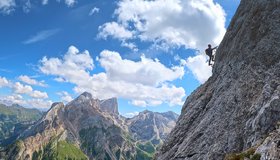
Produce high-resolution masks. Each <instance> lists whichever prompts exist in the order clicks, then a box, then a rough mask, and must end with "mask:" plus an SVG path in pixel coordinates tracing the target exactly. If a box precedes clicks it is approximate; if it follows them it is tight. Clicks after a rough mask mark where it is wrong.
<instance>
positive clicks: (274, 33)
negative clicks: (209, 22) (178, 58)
mask: <svg viewBox="0 0 280 160" xmlns="http://www.w3.org/2000/svg"><path fill="white" fill-rule="evenodd" d="M277 17H280V1H279V0H246V1H245V0H242V1H241V3H240V6H239V8H238V10H237V12H236V14H235V16H234V18H233V19H232V22H231V24H230V26H229V28H228V31H227V33H226V35H225V37H224V39H223V41H222V43H221V44H220V46H219V49H218V50H217V53H216V61H215V64H214V68H213V75H212V77H210V78H209V79H208V81H207V82H206V83H205V84H203V85H202V86H200V87H199V88H198V89H196V90H195V91H194V92H193V93H192V94H191V95H190V96H189V97H188V98H187V100H186V102H185V104H184V106H183V109H182V113H181V116H180V117H179V120H178V122H177V124H176V127H175V128H174V129H173V131H172V132H171V134H170V136H169V139H168V141H167V143H165V144H164V145H163V147H162V148H161V150H160V152H159V153H158V159H171V160H172V159H185V160H188V159H190V160H222V159H223V158H224V157H225V155H227V154H229V153H241V152H242V151H244V150H246V149H248V148H251V147H254V146H257V145H259V144H260V143H261V142H262V141H263V140H264V139H265V138H266V137H267V135H268V134H269V133H270V132H272V131H273V130H275V125H276V123H277V122H278V121H279V120H280V114H279V93H280V54H279V53H280V20H279V18H277ZM276 159H277V158H276Z"/></svg>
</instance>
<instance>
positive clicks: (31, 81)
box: [18, 75, 47, 87]
mask: <svg viewBox="0 0 280 160" xmlns="http://www.w3.org/2000/svg"><path fill="white" fill-rule="evenodd" d="M18 79H19V80H20V81H22V82H24V83H26V84H29V85H35V86H41V87H46V86H47V85H46V84H45V83H44V82H43V81H37V80H35V79H32V78H30V77H29V76H27V75H21V76H19V77H18Z"/></svg>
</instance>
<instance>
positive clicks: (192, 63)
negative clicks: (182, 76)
mask: <svg viewBox="0 0 280 160" xmlns="http://www.w3.org/2000/svg"><path fill="white" fill-rule="evenodd" d="M206 61H207V58H206V56H203V55H197V56H194V57H189V58H188V59H187V61H186V63H185V65H186V66H187V67H188V68H189V69H190V70H191V71H192V73H193V75H194V76H195V78H196V79H197V80H198V81H199V82H200V83H204V82H205V81H206V80H207V79H208V78H209V77H210V76H211V75H212V67H210V66H208V64H207V63H206Z"/></svg>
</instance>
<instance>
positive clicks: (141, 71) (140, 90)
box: [40, 46, 185, 106]
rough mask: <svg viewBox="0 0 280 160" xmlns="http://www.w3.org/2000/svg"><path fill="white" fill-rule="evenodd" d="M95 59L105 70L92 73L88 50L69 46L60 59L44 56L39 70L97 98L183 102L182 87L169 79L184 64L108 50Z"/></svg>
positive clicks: (179, 72)
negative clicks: (124, 55) (167, 63)
mask: <svg viewBox="0 0 280 160" xmlns="http://www.w3.org/2000/svg"><path fill="white" fill-rule="evenodd" d="M98 61H99V62H100V65H101V67H102V68H104V70H105V71H104V72H101V73H97V74H93V75H91V74H90V71H91V70H92V69H93V59H92V58H91V57H90V55H89V53H88V51H85V52H82V53H79V50H78V49H77V48H75V47H74V46H71V47H69V50H68V52H67V53H66V54H65V55H64V57H63V58H62V59H59V58H49V59H48V58H46V57H44V58H43V59H42V60H41V62H40V63H41V64H40V70H41V71H42V72H43V73H45V74H47V75H54V76H56V78H59V79H63V80H65V81H67V82H70V83H73V84H75V85H76V86H75V88H74V90H75V91H76V92H77V93H81V92H84V91H88V92H91V93H92V94H93V96H95V97H96V98H99V99H106V98H111V97H121V98H125V99H129V100H131V102H132V103H134V104H136V102H140V101H142V104H141V105H142V106H156V105H159V104H161V103H168V104H170V105H178V104H179V105H181V104H182V98H184V96H185V90H184V89H183V88H182V87H176V86H174V85H172V84H171V83H169V82H170V81H173V80H176V79H179V78H181V77H182V76H183V75H184V69H183V67H178V66H174V67H172V68H168V67H166V66H164V65H163V64H161V63H160V62H159V61H158V60H152V59H149V58H145V57H144V56H143V57H142V59H141V60H140V61H136V62H135V61H132V60H127V59H123V58H122V57H121V56H120V54H119V53H117V52H112V51H108V50H105V51H103V52H101V53H100V57H99V58H98ZM143 102H144V103H143ZM138 104H139V103H138Z"/></svg>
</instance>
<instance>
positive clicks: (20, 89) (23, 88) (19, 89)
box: [13, 82, 48, 99]
mask: <svg viewBox="0 0 280 160" xmlns="http://www.w3.org/2000/svg"><path fill="white" fill-rule="evenodd" d="M13 89H14V92H15V93H17V94H27V95H29V96H31V97H33V98H42V99H45V98H48V94H47V93H46V92H41V91H37V90H33V88H32V87H31V86H29V85H23V84H21V83H20V82H16V83H15V84H14V85H13Z"/></svg>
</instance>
